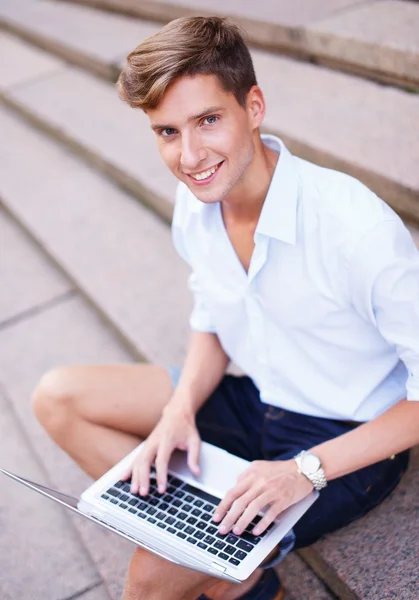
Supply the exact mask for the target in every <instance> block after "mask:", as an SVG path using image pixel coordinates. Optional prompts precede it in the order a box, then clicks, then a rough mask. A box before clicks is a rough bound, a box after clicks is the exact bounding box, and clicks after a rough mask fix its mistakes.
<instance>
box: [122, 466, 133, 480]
mask: <svg viewBox="0 0 419 600" xmlns="http://www.w3.org/2000/svg"><path fill="white" fill-rule="evenodd" d="M131 474H132V465H131V466H130V468H129V469H127V470H126V471H125V473H124V474H123V475H121V481H127V480H128V479H129V478H130V477H131Z"/></svg>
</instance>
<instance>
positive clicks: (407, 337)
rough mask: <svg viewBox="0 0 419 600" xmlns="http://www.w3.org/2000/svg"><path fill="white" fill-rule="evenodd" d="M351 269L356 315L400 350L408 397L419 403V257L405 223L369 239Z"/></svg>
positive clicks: (378, 229) (389, 225)
mask: <svg viewBox="0 0 419 600" xmlns="http://www.w3.org/2000/svg"><path fill="white" fill-rule="evenodd" d="M350 267H351V268H350V275H349V280H350V284H351V297H352V301H353V304H354V306H355V308H356V310H357V311H358V312H359V313H360V314H361V316H363V317H364V318H365V319H368V320H369V321H370V322H372V323H373V324H374V325H375V326H376V327H377V328H378V330H379V331H380V333H381V335H382V336H383V337H384V338H385V340H386V341H387V342H388V343H389V344H391V345H393V346H394V347H395V349H396V351H397V353H398V355H399V357H400V359H401V360H402V361H403V363H404V364H405V366H406V369H407V372H408V378H407V382H406V390H407V396H406V397H407V399H408V400H416V401H419V252H418V250H417V248H416V246H415V244H414V242H413V240H412V237H411V235H410V233H409V231H408V230H407V229H406V227H405V226H404V225H403V223H402V222H401V220H399V219H397V218H394V219H393V220H387V221H384V222H381V223H379V224H378V225H376V226H375V227H374V228H373V229H372V230H371V231H369V232H368V233H367V234H366V235H364V236H363V238H362V239H361V240H360V241H359V242H358V243H357V245H356V248H355V250H354V251H353V254H352V258H351V261H350Z"/></svg>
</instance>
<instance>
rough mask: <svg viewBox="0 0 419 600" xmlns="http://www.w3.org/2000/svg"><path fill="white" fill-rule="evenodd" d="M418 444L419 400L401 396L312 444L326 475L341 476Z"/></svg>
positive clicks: (312, 450) (332, 477)
mask: <svg viewBox="0 0 419 600" xmlns="http://www.w3.org/2000/svg"><path fill="white" fill-rule="evenodd" d="M416 444H419V402H415V401H407V400H402V401H401V402H399V403H398V404H396V405H395V406H392V407H391V408H389V409H388V410H387V411H386V412H384V413H383V414H382V415H380V416H379V417H377V418H376V419H373V420H372V421H369V422H368V423H364V424H363V425H360V426H359V427H357V428H356V429H353V430H352V431H349V432H348V433H345V434H344V435H341V436H339V437H337V438H334V439H333V440H329V441H328V442H324V443H323V444H320V445H319V446H315V447H314V448H311V452H313V453H314V454H316V455H317V456H318V457H319V458H320V460H321V462H322V466H323V469H324V472H325V474H326V479H327V480H328V481H329V480H332V479H336V478H337V477H343V476H344V475H347V474H348V473H352V472H353V471H357V470H358V469H362V468H363V467H367V466H368V465H372V464H374V463H376V462H379V461H381V460H385V459H386V458H390V456H392V455H393V454H398V453H399V452H402V451H403V450H406V449H407V448H411V447H412V446H415V445H416Z"/></svg>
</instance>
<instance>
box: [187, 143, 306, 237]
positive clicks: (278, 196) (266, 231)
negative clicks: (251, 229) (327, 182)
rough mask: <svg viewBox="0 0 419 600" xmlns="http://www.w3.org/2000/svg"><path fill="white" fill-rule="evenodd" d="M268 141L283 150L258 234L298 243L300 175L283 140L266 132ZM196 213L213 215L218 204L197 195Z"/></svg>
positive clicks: (262, 212) (262, 213) (256, 232)
mask: <svg viewBox="0 0 419 600" xmlns="http://www.w3.org/2000/svg"><path fill="white" fill-rule="evenodd" d="M261 138H262V140H263V142H264V144H266V145H267V146H269V147H270V148H272V150H275V151H276V152H278V153H279V158H278V162H277V163H276V167H275V171H274V174H273V177H272V181H271V184H270V186H269V190H268V193H267V195H266V198H265V202H264V203H263V207H262V211H261V213H260V217H259V221H258V224H257V227H256V231H255V234H260V235H265V236H268V237H272V238H275V239H277V240H281V241H283V242H286V243H287V244H295V240H296V226H297V200H298V175H297V170H296V165H295V161H294V157H293V156H292V154H291V153H290V151H289V150H288V149H287V148H286V146H285V144H284V143H283V141H282V140H280V139H279V138H278V137H276V136H274V135H268V134H263V135H262V136H261ZM194 199H195V202H193V204H192V206H191V210H192V212H195V213H201V214H202V215H203V217H204V218H209V217H210V215H212V214H213V213H214V208H215V205H213V204H205V203H203V202H200V201H199V200H198V199H197V198H195V197H194Z"/></svg>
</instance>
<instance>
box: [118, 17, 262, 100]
mask: <svg viewBox="0 0 419 600" xmlns="http://www.w3.org/2000/svg"><path fill="white" fill-rule="evenodd" d="M195 75H215V76H216V77H217V78H218V80H219V82H220V84H221V86H222V88H223V89H224V90H225V91H226V92H232V93H233V94H234V96H235V97H236V99H237V102H238V103H239V104H240V105H241V106H244V105H245V101H246V96H247V93H248V91H249V90H250V88H251V87H252V86H253V85H256V84H257V82H256V75H255V71H254V68H253V63H252V58H251V56H250V52H249V49H248V48H247V46H246V44H245V41H244V39H243V35H242V33H241V31H240V29H239V28H238V27H237V26H236V25H234V24H233V23H230V22H229V21H228V20H226V19H223V18H221V17H181V18H180V19H176V20H175V21H171V22H170V23H168V24H167V25H165V27H163V29H161V30H160V31H158V32H157V33H155V34H154V35H152V36H150V37H148V38H147V39H146V40H144V41H143V42H142V43H141V44H140V45H139V46H137V48H135V50H133V51H132V52H131V53H130V54H129V55H128V57H127V63H126V65H125V67H124V69H123V70H122V73H121V74H120V76H119V79H118V82H117V86H118V90H119V95H120V97H121V98H122V99H123V100H125V102H128V104H129V105H130V106H132V107H133V108H142V109H143V110H147V109H154V108H156V107H157V106H158V104H159V103H160V101H161V100H162V98H163V95H164V93H165V92H166V90H167V88H168V87H169V86H170V85H171V84H172V83H173V82H174V81H175V80H176V79H177V78H179V77H181V76H189V77H193V76H195Z"/></svg>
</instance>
